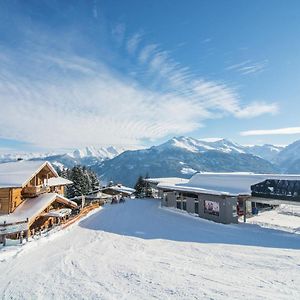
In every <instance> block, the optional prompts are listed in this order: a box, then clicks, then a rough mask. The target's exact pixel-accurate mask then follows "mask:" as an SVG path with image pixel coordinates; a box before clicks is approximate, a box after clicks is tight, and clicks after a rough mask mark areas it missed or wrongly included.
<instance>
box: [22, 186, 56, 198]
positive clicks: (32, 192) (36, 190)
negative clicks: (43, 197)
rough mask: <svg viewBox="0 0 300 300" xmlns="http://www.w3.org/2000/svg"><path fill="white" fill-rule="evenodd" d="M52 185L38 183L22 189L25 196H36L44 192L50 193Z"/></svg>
mask: <svg viewBox="0 0 300 300" xmlns="http://www.w3.org/2000/svg"><path fill="white" fill-rule="evenodd" d="M49 192H50V187H49V186H44V185H37V186H27V187H25V188H24V189H23V190H22V195H23V197H25V198H26V197H28V198H31V197H36V196H38V195H40V194H43V193H49Z"/></svg>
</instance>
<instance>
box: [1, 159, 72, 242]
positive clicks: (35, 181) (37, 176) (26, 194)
mask: <svg viewBox="0 0 300 300" xmlns="http://www.w3.org/2000/svg"><path fill="white" fill-rule="evenodd" d="M20 166H21V165H20ZM17 173H18V172H17V171H16V174H17ZM10 175H11V174H10ZM16 176H17V175H16ZM49 179H56V180H54V183H53V181H52V183H51V184H50V181H49V182H48V180H49ZM4 182H6V179H4ZM70 183H71V182H70V181H68V180H66V179H63V178H60V177H59V176H58V175H57V173H56V172H55V170H54V169H53V168H52V166H51V165H50V164H49V163H41V165H40V167H38V169H37V170H36V171H35V172H33V174H31V175H30V176H28V178H27V179H26V181H25V182H24V183H23V184H20V186H17V187H3V185H4V184H3V185H2V187H0V218H1V220H2V221H1V224H0V236H1V232H6V231H7V230H10V229H8V227H9V226H15V225H17V224H18V223H24V224H26V228H27V229H26V230H25V231H24V229H22V232H26V235H27V236H28V235H30V234H31V233H33V232H35V231H36V230H38V231H41V230H43V229H45V228H49V227H52V226H53V225H54V224H57V223H60V222H61V221H62V219H61V217H52V216H47V213H49V211H58V210H60V209H62V208H66V207H68V208H71V209H74V208H77V205H76V203H74V202H72V201H70V200H68V199H66V198H64V197H60V196H64V185H66V184H70ZM47 193H51V195H50V194H49V197H48V196H47V198H45V196H44V195H45V194H47ZM42 198H43V199H46V202H45V204H42V203H44V202H43V201H45V200H42ZM47 199H49V200H47ZM35 201H42V202H36V203H41V205H42V207H43V205H45V209H44V210H43V211H42V212H41V211H39V212H38V214H36V215H34V216H33V217H30V212H29V215H27V214H26V213H25V216H26V217H25V218H22V220H18V219H21V218H20V211H19V212H18V210H17V211H16V213H17V215H18V216H19V217H18V219H17V221H9V220H12V219H10V218H9V217H13V216H14V211H15V210H16V209H17V208H18V207H19V206H20V205H22V203H24V205H25V206H22V207H21V211H24V209H27V208H28V205H29V206H30V207H32V206H35V205H36V204H34V203H35ZM29 202H30V204H29ZM48 203H49V204H48ZM46 205H47V207H46ZM38 206H39V205H38ZM26 207H27V208H26ZM29 210H30V209H29ZM25 211H26V210H25ZM23 215H24V214H23ZM21 216H22V214H21ZM22 228H23V227H22ZM20 232H21V231H20ZM6 235H7V233H2V238H3V236H4V237H5V236H6ZM18 235H19V233H18V231H15V233H13V234H10V237H12V238H16V237H17V236H18ZM4 239H5V238H4Z"/></svg>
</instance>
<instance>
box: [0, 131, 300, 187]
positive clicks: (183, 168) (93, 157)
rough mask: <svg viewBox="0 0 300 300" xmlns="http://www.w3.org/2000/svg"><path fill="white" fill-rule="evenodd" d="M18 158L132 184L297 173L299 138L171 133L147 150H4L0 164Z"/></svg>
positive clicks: (107, 148)
mask: <svg viewBox="0 0 300 300" xmlns="http://www.w3.org/2000/svg"><path fill="white" fill-rule="evenodd" d="M18 157H21V158H23V159H31V160H41V159H43V160H48V161H50V162H52V163H53V164H54V165H55V166H56V167H57V168H62V167H66V168H70V167H73V166H74V165H77V164H81V165H86V166H89V167H91V168H92V169H93V170H94V171H95V172H96V173H97V174H98V176H99V177H100V178H101V180H102V181H103V182H108V181H111V180H112V181H115V182H122V183H123V184H126V185H129V186H133V185H134V183H135V182H136V179H137V177H138V176H139V175H143V176H145V175H146V174H148V175H149V176H152V177H165V176H180V177H186V178H189V177H190V176H191V175H192V174H194V173H195V172H199V171H214V172H231V171H248V172H256V173H279V172H281V173H300V140H299V141H296V142H294V143H292V144H290V145H288V146H286V147H281V146H275V145H269V144H266V145H261V146H258V145H253V146H244V145H240V144H237V143H234V142H232V141H230V140H227V139H219V140H215V141H207V140H200V139H195V138H191V137H183V136H181V137H174V138H172V139H170V140H168V141H166V142H165V143H163V144H160V145H158V146H152V147H150V148H148V149H141V150H127V149H125V148H122V147H113V146H111V147H106V148H105V147H102V148H95V147H91V146H90V147H85V148H83V149H76V150H75V151H73V152H69V153H65V154H44V155H43V154H32V153H27V154H26V155H20V156H18V155H17V154H10V155H9V154H6V155H0V163H1V162H6V161H11V160H16V158H18Z"/></svg>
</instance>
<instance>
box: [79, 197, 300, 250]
mask: <svg viewBox="0 0 300 300" xmlns="http://www.w3.org/2000/svg"><path fill="white" fill-rule="evenodd" d="M79 225H80V226H81V227H83V228H88V229H91V230H102V231H106V232H110V233H114V234H119V235H125V236H131V237H138V238H142V239H164V240H172V241H180V242H196V243H217V244H231V245H244V246H258V247H270V248H286V249H300V236H299V235H297V234H293V233H288V232H283V231H279V230H274V229H267V228H262V227H259V226H257V225H251V224H231V225H223V224H218V223H214V222H211V221H207V220H204V219H200V218H197V217H192V216H189V215H185V214H182V213H177V212H173V211H169V210H166V209H160V208H159V201H158V200H148V199H147V200H127V201H126V203H125V204H119V205H106V206H104V208H103V209H102V210H101V211H100V212H98V213H96V214H93V215H91V216H90V217H89V218H87V219H85V220H82V221H81V222H80V223H79Z"/></svg>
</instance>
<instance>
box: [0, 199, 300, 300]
mask: <svg viewBox="0 0 300 300" xmlns="http://www.w3.org/2000/svg"><path fill="white" fill-rule="evenodd" d="M16 247H17V246H14V247H12V249H13V250H12V251H14V252H13V253H10V250H9V249H8V248H9V247H7V248H3V249H2V250H4V251H2V250H0V261H1V264H0V273H1V274H5V275H4V276H1V277H0V294H1V296H2V299H50V298H51V299H243V298H245V299H289V300H290V299H299V298H300V276H299V275H300V270H299V264H300V251H299V249H300V236H299V235H296V234H291V233H287V232H281V231H277V230H272V229H266V228H261V227H259V226H257V225H251V224H236V225H222V224H217V223H213V222H210V221H207V220H202V219H199V218H196V217H192V216H189V215H182V214H179V213H174V212H173V211H169V210H166V209H160V208H159V202H157V201H156V200H127V201H126V203H125V204H122V205H121V204H120V205H107V206H105V207H104V208H103V209H102V210H98V211H96V212H95V213H94V214H92V215H90V216H89V217H87V218H86V219H85V220H82V221H80V222H79V223H77V224H74V225H73V226H72V227H71V228H68V229H67V230H64V231H60V232H57V233H55V234H53V235H50V236H49V237H46V238H41V239H39V240H37V241H32V242H29V243H27V244H25V245H24V246H22V247H17V251H16V250H15V249H16Z"/></svg>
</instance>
